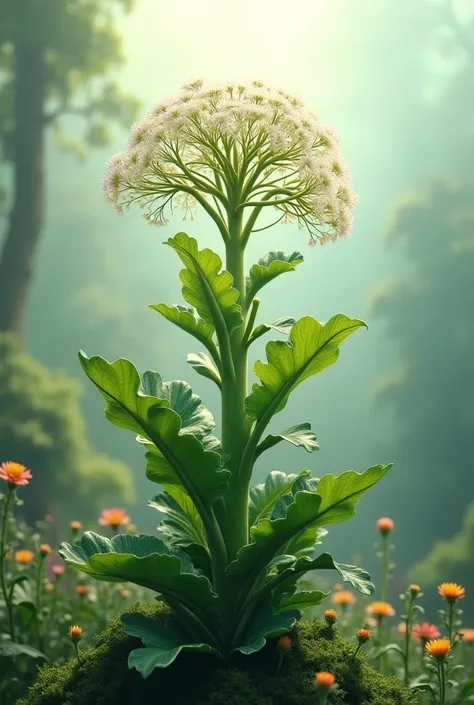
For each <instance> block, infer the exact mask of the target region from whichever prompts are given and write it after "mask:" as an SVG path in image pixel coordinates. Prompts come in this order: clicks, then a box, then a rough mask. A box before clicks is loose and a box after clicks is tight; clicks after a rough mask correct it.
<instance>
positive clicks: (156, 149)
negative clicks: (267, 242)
mask: <svg viewBox="0 0 474 705" xmlns="http://www.w3.org/2000/svg"><path fill="white" fill-rule="evenodd" d="M104 190H105V193H106V195H107V198H108V199H109V201H110V202H111V203H113V204H114V206H115V207H116V208H117V210H118V211H119V212H123V209H124V208H127V207H128V206H130V205H131V204H134V203H138V204H139V205H140V206H141V207H142V208H143V209H144V211H145V218H146V220H147V221H148V222H149V223H150V224H153V225H157V226H165V225H167V223H168V218H167V216H168V215H169V214H170V213H171V214H172V213H173V212H174V209H175V207H179V208H182V209H183V210H184V220H187V219H188V218H189V219H191V220H192V219H194V217H195V214H196V212H197V210H198V208H201V209H203V210H204V211H205V212H206V214H207V215H208V216H210V218H211V219H212V221H213V222H214V224H215V226H216V228H217V230H218V232H219V233H220V235H221V238H222V240H223V249H224V250H225V265H224V267H223V263H222V261H221V259H220V257H219V256H218V255H217V253H215V252H213V251H212V250H210V249H202V250H201V249H199V246H198V243H197V242H196V240H195V239H194V238H192V237H190V236H188V235H187V234H186V233H182V232H181V233H177V234H176V235H175V236H174V237H170V238H168V240H167V241H166V244H167V245H169V246H170V247H171V248H172V249H173V250H174V251H175V252H176V253H177V255H178V256H179V258H180V260H181V262H182V264H183V265H184V269H182V271H181V273H180V279H181V283H182V285H183V287H182V293H183V298H184V299H185V301H186V303H187V304H189V305H190V307H184V306H180V305H175V306H170V305H167V304H156V305H153V306H152V307H151V308H153V309H155V310H156V311H158V312H159V313H160V314H161V315H163V316H164V317H165V318H166V319H167V320H169V321H170V322H172V323H174V324H175V325H177V326H178V327H180V328H181V329H182V330H184V331H186V332H187V333H190V334H191V335H192V336H193V337H194V338H196V339H197V340H198V341H199V342H200V343H201V344H202V345H203V346H204V347H205V348H206V350H207V353H191V354H190V355H189V357H188V362H189V363H190V364H191V365H192V366H193V367H194V369H195V370H196V372H198V373H199V374H201V375H202V376H204V377H206V378H207V379H210V380H212V381H213V382H214V383H215V384H216V385H217V387H218V388H219V391H220V393H221V418H222V428H221V439H220V440H218V439H217V438H215V437H214V436H213V435H212V433H211V431H212V430H213V428H214V420H213V418H212V415H211V414H210V412H209V411H208V410H207V409H205V408H204V407H203V405H202V404H201V400H200V399H199V397H197V395H194V394H193V393H192V391H191V389H190V387H189V385H187V384H186V383H185V382H178V381H173V382H163V380H162V379H161V376H160V375H159V374H158V373H157V372H153V371H147V372H145V373H144V374H143V375H142V376H140V375H139V374H138V372H137V370H136V369H135V368H134V366H133V365H132V363H130V362H129V361H128V360H123V359H122V360H117V361H116V362H114V363H109V362H107V361H106V360H104V359H103V358H100V357H92V358H88V357H87V356H85V355H84V354H83V353H81V354H80V361H81V364H82V366H83V369H84V370H85V372H86V374H87V375H88V377H89V378H90V379H91V380H92V381H93V383H94V384H95V385H96V386H97V388H98V389H99V391H100V392H101V393H102V395H103V396H104V398H105V399H106V402H107V410H106V415H107V417H108V419H109V420H110V421H111V422H112V423H114V424H115V425H118V426H121V427H123V428H126V429H128V430H130V431H133V432H134V433H135V435H136V434H139V435H138V437H137V440H138V441H139V442H140V443H141V444H143V446H144V447H145V449H146V451H147V453H146V459H147V471H146V472H147V477H148V478H149V479H150V480H152V481H153V482H156V483H157V484H159V485H161V486H162V487H163V490H164V491H163V492H162V494H160V495H158V496H157V497H155V498H154V500H152V501H151V502H150V504H151V505H152V506H154V507H155V508H157V509H159V511H160V512H162V513H163V514H164V516H165V519H164V520H163V521H162V524H161V526H160V529H161V530H162V533H163V535H164V537H165V538H166V540H167V542H166V543H165V542H164V541H162V540H161V539H158V538H156V537H151V536H136V537H130V536H125V535H118V536H117V535H116V536H114V537H113V538H112V540H108V539H106V538H103V537H99V536H97V535H95V534H92V533H90V532H86V533H85V535H84V536H83V537H82V539H81V542H80V543H78V544H76V545H72V546H71V545H67V544H66V545H64V546H63V547H62V549H61V554H62V555H63V557H64V558H65V559H66V562H67V563H69V564H70V565H74V566H76V567H78V568H80V569H81V570H83V571H84V572H86V573H92V574H94V575H95V576H97V575H98V574H99V573H100V575H101V576H102V579H104V580H113V579H114V576H115V579H116V578H117V577H120V581H122V582H123V581H124V580H126V579H129V580H131V581H132V582H133V581H134V580H135V581H136V582H138V584H141V585H143V586H145V587H147V588H149V589H155V590H156V592H158V593H159V594H161V595H163V596H164V598H165V599H166V601H167V603H168V604H169V606H170V607H171V608H172V609H173V612H174V614H175V615H176V617H177V619H178V621H179V622H180V623H181V624H182V625H184V626H185V628H186V632H187V635H188V637H187V638H188V639H189V642H188V643H185V644H183V643H182V642H180V639H182V636H181V634H182V632H179V634H178V632H177V633H176V634H175V638H176V649H175V651H173V654H172V660H173V659H174V658H176V656H177V654H178V653H179V652H180V650H181V648H185V649H187V650H204V651H206V650H207V651H211V652H214V653H217V654H220V655H223V656H225V657H228V656H229V654H230V653H231V652H232V651H235V650H241V651H242V652H243V653H252V652H253V651H258V650H259V649H261V648H262V647H263V646H264V644H265V639H266V637H268V636H280V635H282V634H285V633H288V632H290V631H291V629H292V628H293V626H294V624H295V621H296V620H297V619H298V618H299V617H300V610H299V609H297V608H296V607H295V608H292V605H298V604H300V603H298V601H296V602H295V601H293V602H292V599H293V598H292V596H293V594H294V593H296V592H297V586H296V583H297V581H298V579H299V578H300V577H302V576H303V575H304V574H305V573H306V572H308V571H309V570H316V569H326V568H330V569H335V570H338V571H339V573H340V575H341V576H342V577H343V579H344V580H346V581H347V582H349V583H351V585H352V586H353V587H355V588H356V589H357V590H359V591H361V592H363V593H365V594H371V593H372V591H373V586H372V584H371V583H370V582H369V581H368V576H367V574H366V573H365V572H364V571H360V573H361V575H363V577H362V578H361V576H360V575H359V569H357V568H356V567H354V566H345V567H342V566H340V565H339V564H337V563H335V561H334V560H333V559H332V556H330V555H329V554H324V553H323V554H321V555H320V556H317V557H314V556H313V548H314V546H315V544H316V543H317V539H318V535H319V534H318V532H319V531H322V530H323V526H324V525H326V524H330V523H333V522H338V521H343V520H345V519H348V518H350V517H351V516H352V514H353V513H354V511H355V506H356V504H357V502H358V501H359V499H360V497H361V496H362V494H363V493H364V492H365V491H367V490H368V489H369V488H370V487H371V486H372V485H373V484H375V483H376V482H378V481H379V479H381V478H382V477H383V476H384V475H385V473H386V472H388V470H389V469H390V466H388V465H387V466H382V465H377V466H373V467H371V468H368V469H367V470H366V471H365V472H364V473H356V472H354V471H348V472H347V473H344V474H343V476H339V477H337V478H336V477H335V476H333V475H327V476H325V477H323V478H321V480H317V479H316V478H313V477H311V473H310V472H309V471H305V470H304V471H301V472H300V473H298V474H296V475H285V474H284V473H279V472H275V473H271V474H270V475H269V477H268V478H267V481H266V483H265V484H264V485H257V486H255V487H253V488H250V483H251V477H252V472H253V468H254V465H255V462H256V460H257V458H259V457H260V456H261V455H262V454H263V453H264V452H265V451H266V450H268V449H269V448H272V447H273V446H275V445H276V444H277V443H280V442H283V441H287V442H290V443H292V444H293V445H294V446H299V447H302V448H304V449H305V450H306V451H308V452H312V451H313V450H316V449H317V447H318V445H317V443H316V437H315V435H314V433H312V431H311V427H310V425H309V424H308V423H306V422H305V423H303V424H298V425H296V426H293V427H291V428H289V429H286V430H285V431H284V432H281V433H280V434H278V435H274V434H269V435H266V436H265V435H264V434H265V432H266V431H267V429H268V426H269V424H270V422H271V421H272V418H273V417H274V416H275V414H277V413H278V412H279V411H281V410H282V409H283V408H284V407H285V405H286V403H287V401H288V399H289V396H290V394H291V392H292V391H293V390H294V389H295V388H296V387H297V386H298V385H299V384H300V383H302V382H303V381H305V380H306V379H307V378H309V377H311V376H312V375H315V374H317V373H319V372H321V371H322V370H323V369H325V368H326V367H328V366H329V365H331V364H333V363H334V362H336V360H337V358H338V354H339V346H340V345H341V343H342V342H343V341H344V340H345V339H346V338H347V337H349V336H350V335H351V334H352V333H353V332H355V331H356V330H358V329H359V328H361V327H363V326H365V324H364V323H363V322H362V321H360V320H358V319H350V318H348V317H347V316H344V315H342V314H338V315H336V316H334V317H333V318H331V319H330V320H329V321H328V322H327V323H326V324H324V325H323V324H321V323H319V322H318V321H317V320H316V319H314V318H312V317H310V316H306V317H303V318H302V319H300V320H299V321H296V322H295V321H294V320H293V319H290V318H284V319H279V320H278V321H275V322H274V323H273V324H269V325H267V324H261V325H257V326H255V324H256V318H257V314H258V306H259V299H258V298H257V296H256V295H257V294H258V292H259V291H260V289H262V288H263V287H264V286H265V285H266V284H268V283H269V282H270V281H272V280H273V279H274V278H275V277H277V276H279V275H280V274H283V273H285V272H291V271H293V270H294V269H295V268H296V266H297V265H298V264H300V263H301V262H302V261H303V257H302V255H300V253H298V252H293V253H292V254H290V255H286V254H285V253H283V252H273V251H272V252H270V253H269V254H267V255H266V256H265V257H263V258H261V259H260V260H259V261H258V262H257V263H256V264H254V265H253V266H251V267H250V270H249V271H248V270H247V268H246V264H245V250H246V246H247V244H248V242H249V238H250V237H251V235H252V234H255V233H258V232H261V231H263V230H267V229H268V228H271V227H272V225H274V224H275V223H277V222H282V223H294V224H297V225H298V226H299V227H300V228H301V229H303V230H305V231H306V233H307V234H308V235H309V238H310V243H311V244H315V243H316V242H319V243H321V244H324V243H326V242H329V241H333V240H336V239H338V238H341V237H345V236H346V235H348V233H349V231H350V229H351V225H352V211H353V207H354V204H355V200H356V199H355V196H354V194H353V191H352V188H351V186H350V183H349V176H348V171H347V168H346V166H345V165H344V163H343V161H342V159H341V157H340V154H339V147H338V142H337V139H336V138H335V136H334V134H333V132H332V130H331V129H329V128H327V127H325V126H324V125H322V124H321V123H320V122H319V120H318V119H317V118H316V117H315V116H314V115H313V114H312V113H310V112H309V111H308V110H307V109H306V108H305V107H304V106H303V104H302V103H301V101H300V100H298V99H297V98H294V97H293V96H291V95H288V94H287V93H285V92H284V91H274V90H272V89H269V88H267V87H266V86H264V85H263V84H261V83H259V82H254V83H252V84H250V85H248V86H243V85H225V86H218V87H208V86H206V85H204V84H203V82H202V81H195V82H193V83H191V84H189V85H187V86H185V87H184V88H183V91H182V93H181V94H180V95H178V96H177V97H173V98H171V99H169V100H167V101H165V102H163V103H161V104H159V105H158V106H157V107H156V108H154V109H153V110H152V111H151V112H150V113H149V115H148V116H147V118H146V119H145V120H144V121H142V122H140V123H137V124H136V125H135V126H134V128H133V129H132V133H131V137H130V140H129V144H128V148H127V150H126V151H125V152H124V153H122V154H119V155H117V156H115V157H114V158H113V159H112V160H111V161H110V162H109V167H108V172H107V174H106V176H105V178H104ZM275 213H276V217H274V216H275ZM272 214H273V215H272ZM270 330H275V331H277V332H278V333H280V334H284V335H288V336H289V340H288V342H282V341H271V342H269V343H268V344H267V347H266V354H267V362H265V363H264V362H261V361H259V362H257V363H256V365H255V367H254V372H255V374H256V376H257V378H258V379H259V382H256V383H255V384H253V386H252V389H251V390H250V392H249V390H248V379H247V378H248V349H249V347H250V345H252V344H253V343H254V342H255V341H256V340H258V339H259V338H260V337H261V336H262V335H264V334H265V333H268V332H269V331H270ZM341 478H342V479H341ZM109 524H110V522H109ZM138 557H140V562H139V568H138V564H137V566H136V573H135V569H134V566H135V559H136V558H138ZM125 558H126V559H127V561H126V565H125V564H124V565H123V569H122V570H119V565H121V561H122V559H123V560H125ZM92 559H93V562H94V569H93V570H92V568H91V565H90V560H92ZM99 564H100V566H101V567H100V568H99V567H98V566H99ZM97 571H99V573H97ZM101 571H102V572H101ZM356 574H357V576H358V577H356ZM137 576H138V577H137ZM297 594H299V593H297ZM324 597H325V595H324V593H322V592H320V591H310V592H308V594H305V595H304V602H305V604H306V605H308V606H309V605H313V604H319V603H320V602H321V600H322V599H323V598H324ZM295 599H296V598H295ZM257 615H258V619H261V620H263V621H262V623H261V626H259V627H258V628H259V630H260V631H259V632H258V634H255V633H254V630H255V628H256V627H255V623H256V616H257ZM262 615H263V616H262ZM140 620H141V617H140V616H138V615H133V614H125V615H122V621H123V623H124V626H125V629H126V631H127V633H129V634H134V635H137V636H140V635H143V634H144V633H146V629H145V631H144V630H143V628H144V625H142V627H143V628H142V627H140V625H139V622H140ZM142 621H143V620H142ZM257 623H258V620H257ZM148 626H150V625H148ZM147 628H148V627H147ZM151 628H152V629H153V630H155V629H158V627H157V625H156V624H153V626H152V627H150V629H151ZM166 638H167V639H169V638H170V636H169V634H168V635H167V637H166ZM142 639H143V641H144V643H145V644H146V643H147V639H146V637H142ZM147 648H148V647H147ZM150 648H151V647H150ZM155 650H156V654H155V656H156V664H158V665H161V666H162V665H163V662H162V661H161V660H160V659H165V658H167V659H168V658H170V656H169V654H168V656H166V657H165V656H164V654H163V653H161V652H159V649H155ZM139 651H140V650H137V651H136V652H133V653H134V654H135V656H134V657H133V658H132V663H135V662H134V659H135V658H136V660H137V661H136V667H137V669H138V670H140V672H141V673H142V675H145V677H146V675H148V674H149V672H151V671H150V670H149V669H151V670H153V668H154V667H155V666H153V665H152V664H153V663H155V661H153V660H148V661H147V662H146V663H145V662H142V660H141V655H140V654H139V653H137V652H139ZM158 652H159V653H158ZM169 662H170V661H166V664H165V665H167V664H168V663H169Z"/></svg>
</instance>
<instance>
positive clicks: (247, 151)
mask: <svg viewBox="0 0 474 705" xmlns="http://www.w3.org/2000/svg"><path fill="white" fill-rule="evenodd" d="M103 187H104V191H105V193H106V196H107V198H108V200H109V201H110V202H111V203H113V204H114V205H115V207H116V208H117V210H119V212H122V210H123V208H124V207H127V206H129V205H130V204H131V203H133V202H138V203H139V204H140V205H141V207H143V208H145V209H146V211H147V212H146V215H145V217H146V218H147V220H148V221H149V222H150V223H153V224H156V225H165V224H166V223H167V222H168V221H167V219H166V217H165V215H166V210H167V209H169V210H170V211H171V212H172V210H173V205H178V206H179V207H181V208H183V209H184V212H185V215H184V218H185V219H186V218H187V217H190V218H194V214H195V211H196V208H197V206H198V205H200V206H201V207H203V208H204V209H205V210H206V211H207V213H208V214H209V215H211V217H213V218H214V220H216V222H217V223H218V224H219V226H220V229H221V232H223V229H224V230H225V227H226V223H227V222H228V217H229V215H230V214H232V213H235V212H236V210H237V211H238V210H241V211H242V212H243V214H244V217H243V222H244V223H245V222H249V221H251V224H250V225H249V228H250V230H252V229H253V226H254V224H255V221H256V220H257V217H258V216H259V215H260V213H261V212H262V211H263V210H266V209H267V208H268V207H269V206H270V207H273V208H276V209H277V210H278V211H279V217H278V219H277V220H276V221H275V222H279V221H282V222H287V223H288V222H297V223H298V224H299V225H300V227H303V228H306V229H307V230H308V232H309V234H310V236H311V242H313V243H314V242H315V241H316V240H317V241H319V242H321V243H323V244H324V242H327V241H328V240H334V239H337V238H338V237H343V236H345V235H347V234H348V233H349V232H350V230H351V227H352V211H353V207H354V205H355V202H356V197H355V195H354V193H353V191H352V188H351V185H350V181H349V174H348V170H347V168H346V166H345V164H344V162H343V160H342V159H341V156H340V153H339V145H338V141H337V139H336V137H335V135H334V133H333V131H332V130H331V129H330V128H328V127H327V126H324V125H322V124H321V123H320V122H319V121H318V119H317V118H316V117H315V116H314V115H313V114H312V113H311V112H309V111H308V110H307V109H306V108H305V107H304V105H303V104H302V102H301V101H300V100H298V99H297V98H294V97H293V96H291V95H288V94H287V93H285V92H284V91H279V90H273V89H271V88H268V87H266V86H264V85H263V84H261V83H260V82H257V81H255V82H253V83H252V84H250V85H230V84H228V85H224V86H217V87H214V86H212V87H209V86H206V85H205V84H203V82H202V81H194V82H193V83H190V84H188V85H185V86H183V89H182V92H181V93H180V94H179V95H178V96H176V97H173V98H171V99H169V100H166V101H164V102H163V103H160V104H159V105H157V106H156V107H155V108H154V109H153V110H151V111H150V112H149V114H148V115H147V117H146V118H145V119H144V120H143V121H141V122H138V123H136V124H135V125H134V126H133V128H132V131H131V135H130V138H129V141H128V147H127V150H126V151H125V152H123V153H121V154H118V155H116V156H115V157H113V158H112V159H111V160H110V161H109V163H108V170H107V173H106V175H105V177H104V182H103ZM246 219H247V220H246Z"/></svg>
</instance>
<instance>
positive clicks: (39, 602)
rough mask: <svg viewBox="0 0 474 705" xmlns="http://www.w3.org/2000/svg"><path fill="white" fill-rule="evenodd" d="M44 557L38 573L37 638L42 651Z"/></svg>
mask: <svg viewBox="0 0 474 705" xmlns="http://www.w3.org/2000/svg"><path fill="white" fill-rule="evenodd" d="M43 566H44V560H43V557H42V556H40V557H39V561H38V572H37V573H36V636H37V639H38V648H39V650H40V651H42V649H43V639H42V636H41V620H40V609H41V579H42V577H43Z"/></svg>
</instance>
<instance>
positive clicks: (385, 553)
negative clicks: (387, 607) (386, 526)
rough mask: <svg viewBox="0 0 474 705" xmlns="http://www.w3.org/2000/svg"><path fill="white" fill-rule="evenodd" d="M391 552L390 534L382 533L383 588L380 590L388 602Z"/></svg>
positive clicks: (384, 600)
mask: <svg viewBox="0 0 474 705" xmlns="http://www.w3.org/2000/svg"><path fill="white" fill-rule="evenodd" d="M389 553H390V547H389V534H382V588H381V591H380V599H381V600H382V601H383V602H387V600H388V580H389V574H390V557H389Z"/></svg>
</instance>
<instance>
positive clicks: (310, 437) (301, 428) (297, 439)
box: [255, 421, 319, 459]
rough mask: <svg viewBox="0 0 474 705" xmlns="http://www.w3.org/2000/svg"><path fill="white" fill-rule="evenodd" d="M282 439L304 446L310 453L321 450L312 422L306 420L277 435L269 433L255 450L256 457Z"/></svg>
mask: <svg viewBox="0 0 474 705" xmlns="http://www.w3.org/2000/svg"><path fill="white" fill-rule="evenodd" d="M281 441H286V442H287V443H291V444H292V445H294V446H297V447H300V448H304V450H306V451H307V452H308V453H312V452H313V451H314V450H319V444H318V442H317V440H316V435H315V434H314V433H313V431H312V430H311V424H310V423H308V422H307V421H305V422H303V423H299V424H296V425H295V426H290V428H286V429H285V430H284V431H281V433H278V434H277V435H276V436H274V435H272V434H269V435H268V436H267V437H266V438H264V439H263V441H262V442H261V443H259V445H258V446H257V449H256V451H255V459H257V458H258V457H259V456H260V455H261V454H262V453H264V452H265V451H266V450H269V449H270V448H273V446H276V445H277V443H281Z"/></svg>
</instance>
